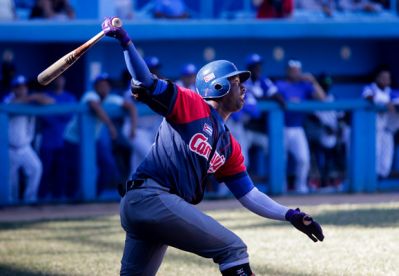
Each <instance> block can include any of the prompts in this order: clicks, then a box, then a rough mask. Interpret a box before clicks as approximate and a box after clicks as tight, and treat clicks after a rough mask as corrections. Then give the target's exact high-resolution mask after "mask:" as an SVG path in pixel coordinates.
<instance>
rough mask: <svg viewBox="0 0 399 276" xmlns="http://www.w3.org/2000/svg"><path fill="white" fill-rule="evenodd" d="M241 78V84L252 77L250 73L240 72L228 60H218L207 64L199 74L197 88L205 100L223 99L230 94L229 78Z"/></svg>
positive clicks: (196, 82) (196, 81)
mask: <svg viewBox="0 0 399 276" xmlns="http://www.w3.org/2000/svg"><path fill="white" fill-rule="evenodd" d="M233 76H239V77H240V81H241V83H243V82H245V81H246V80H247V79H248V78H249V77H250V76H251V73H250V72H249V71H238V69H237V67H236V66H235V65H234V64H233V63H232V62H230V61H227V60H216V61H212V62H210V63H208V64H206V65H205V66H204V67H202V68H201V69H200V70H199V72H198V73H197V78H196V80H195V86H196V88H197V92H198V93H199V94H200V95H201V96H202V97H203V98H204V99H215V98H221V97H223V96H224V95H226V94H227V93H229V92H230V82H229V80H228V78H230V77H233Z"/></svg>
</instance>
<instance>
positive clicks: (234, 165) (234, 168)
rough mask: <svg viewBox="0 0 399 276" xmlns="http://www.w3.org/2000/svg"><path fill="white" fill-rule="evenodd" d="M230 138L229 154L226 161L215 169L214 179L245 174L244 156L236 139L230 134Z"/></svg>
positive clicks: (219, 179) (233, 177) (239, 176)
mask: <svg viewBox="0 0 399 276" xmlns="http://www.w3.org/2000/svg"><path fill="white" fill-rule="evenodd" d="M230 139H231V155H230V157H229V159H227V161H226V163H224V164H223V166H222V167H220V169H219V170H217V171H216V174H215V176H216V179H217V180H218V181H226V180H232V179H235V178H241V177H242V176H243V175H245V174H246V170H247V168H246V167H245V165H244V156H243V155H242V153H241V147H240V145H239V144H238V142H237V140H236V139H235V138H234V137H233V135H231V134H230Z"/></svg>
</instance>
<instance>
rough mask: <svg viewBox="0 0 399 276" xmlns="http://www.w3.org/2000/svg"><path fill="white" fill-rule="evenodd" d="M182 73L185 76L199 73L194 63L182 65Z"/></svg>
mask: <svg viewBox="0 0 399 276" xmlns="http://www.w3.org/2000/svg"><path fill="white" fill-rule="evenodd" d="M181 74H182V75H183V76H189V75H195V74H197V67H196V66H195V65H194V64H192V63H188V64H185V65H184V66H183V67H182V70H181Z"/></svg>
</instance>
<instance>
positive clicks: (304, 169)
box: [290, 127, 310, 193]
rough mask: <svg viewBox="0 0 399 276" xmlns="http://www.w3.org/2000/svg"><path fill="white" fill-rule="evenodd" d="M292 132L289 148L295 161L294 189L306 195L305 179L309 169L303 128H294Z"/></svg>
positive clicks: (307, 149)
mask: <svg viewBox="0 0 399 276" xmlns="http://www.w3.org/2000/svg"><path fill="white" fill-rule="evenodd" d="M294 132H295V133H294V137H295V138H294V139H291V141H290V144H291V145H290V148H291V150H292V151H291V153H292V155H293V156H294V159H295V188H296V191H297V192H299V193H307V192H308V186H307V178H308V173H309V168H310V154H309V146H308V141H307V139H306V136H305V132H304V130H303V128H301V127H298V128H295V130H294Z"/></svg>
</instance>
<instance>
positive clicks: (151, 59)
mask: <svg viewBox="0 0 399 276" xmlns="http://www.w3.org/2000/svg"><path fill="white" fill-rule="evenodd" d="M144 61H145V63H146V64H147V66H148V69H149V70H150V72H151V73H152V74H154V75H156V76H158V77H159V78H162V74H161V67H162V65H161V61H160V60H159V58H158V57H156V56H148V57H146V58H144Z"/></svg>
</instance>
